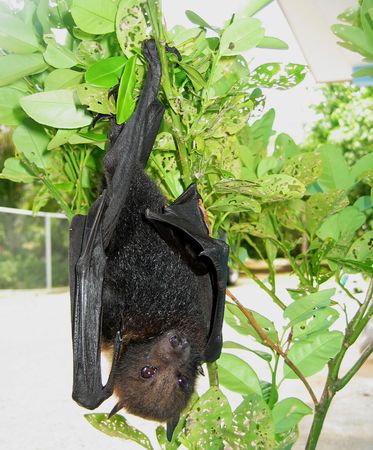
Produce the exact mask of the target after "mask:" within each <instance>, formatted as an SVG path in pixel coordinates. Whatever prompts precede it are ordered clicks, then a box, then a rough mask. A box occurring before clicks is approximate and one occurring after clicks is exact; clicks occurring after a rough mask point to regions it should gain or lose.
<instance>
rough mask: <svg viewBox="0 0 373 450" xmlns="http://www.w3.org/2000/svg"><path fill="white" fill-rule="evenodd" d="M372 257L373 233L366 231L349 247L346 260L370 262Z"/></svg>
mask: <svg viewBox="0 0 373 450" xmlns="http://www.w3.org/2000/svg"><path fill="white" fill-rule="evenodd" d="M372 255H373V231H372V230H370V231H366V232H365V233H364V234H362V235H361V236H360V237H358V238H357V239H356V241H354V242H353V244H352V245H351V247H350V249H349V251H348V253H347V255H346V258H347V259H351V260H355V261H367V260H371V259H372Z"/></svg>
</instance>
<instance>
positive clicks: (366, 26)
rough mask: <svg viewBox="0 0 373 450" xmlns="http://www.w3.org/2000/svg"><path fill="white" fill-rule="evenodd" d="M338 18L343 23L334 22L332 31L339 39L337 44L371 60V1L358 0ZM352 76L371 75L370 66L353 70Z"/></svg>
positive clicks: (372, 70)
mask: <svg viewBox="0 0 373 450" xmlns="http://www.w3.org/2000/svg"><path fill="white" fill-rule="evenodd" d="M338 19H339V20H340V21H341V22H344V23H343V24H335V25H333V26H332V31H333V32H334V34H335V35H336V36H338V37H339V39H341V41H340V42H339V45H341V46H342V47H345V48H347V49H348V50H352V51H353V52H357V53H360V54H361V55H362V56H364V58H365V61H366V62H372V61H373V1H372V0H359V5H358V6H357V7H356V8H348V9H347V10H346V11H344V12H342V13H341V14H340V15H339V16H338ZM353 76H354V77H356V78H359V77H364V76H369V77H373V68H372V67H369V66H368V67H363V68H361V69H359V70H357V71H356V72H354V75H353Z"/></svg>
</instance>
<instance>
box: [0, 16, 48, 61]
mask: <svg viewBox="0 0 373 450" xmlns="http://www.w3.org/2000/svg"><path fill="white" fill-rule="evenodd" d="M0 29H1V32H0V48H2V49H3V50H6V51H8V52H13V53H23V54H26V53H34V52H37V51H38V50H39V43H38V41H37V39H36V36H35V33H34V30H33V27H32V26H31V25H29V24H26V23H25V22H23V21H22V20H20V19H19V18H18V17H16V16H14V15H10V14H3V13H0Z"/></svg>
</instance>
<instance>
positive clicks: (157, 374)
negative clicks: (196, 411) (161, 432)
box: [112, 331, 201, 426]
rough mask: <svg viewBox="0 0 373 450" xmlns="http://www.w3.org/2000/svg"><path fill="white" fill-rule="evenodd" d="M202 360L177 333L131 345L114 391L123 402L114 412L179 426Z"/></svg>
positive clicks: (118, 372) (117, 377) (123, 356)
mask: <svg viewBox="0 0 373 450" xmlns="http://www.w3.org/2000/svg"><path fill="white" fill-rule="evenodd" d="M200 361H201V359H200V358H199V356H198V355H197V354H196V351H195V350H194V349H193V346H192V345H191V343H190V342H189V341H188V339H187V338H186V337H185V336H183V335H182V334H180V333H178V332H175V331H169V332H167V333H164V334H162V335H161V336H159V337H156V338H153V339H149V340H147V341H146V342H142V343H136V342H132V343H129V344H128V345H127V346H126V349H125V351H124V353H123V355H122V357H121V360H120V361H119V364H118V367H117V370H116V373H115V387H114V392H115V394H116V395H117V397H118V399H119V401H118V404H117V405H116V406H115V407H114V409H113V411H112V413H115V412H117V411H118V410H119V409H121V408H125V409H126V410H127V411H128V412H129V413H131V414H135V415H137V416H140V417H144V418H146V419H151V420H157V421H159V422H164V421H168V422H169V423H174V424H175V426H176V424H177V421H178V417H179V415H180V412H181V411H182V410H183V409H184V408H185V406H186V405H187V403H188V400H189V399H190V397H191V395H192V393H193V391H194V385H195V381H196V377H197V373H198V372H200V373H201V367H200ZM175 422H176V423H175Z"/></svg>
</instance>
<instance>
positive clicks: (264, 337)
mask: <svg viewBox="0 0 373 450" xmlns="http://www.w3.org/2000/svg"><path fill="white" fill-rule="evenodd" d="M227 295H228V297H229V298H230V299H231V300H233V301H234V303H235V304H236V305H237V306H238V308H239V309H240V311H241V312H242V313H243V314H244V315H245V317H246V318H247V320H248V321H249V323H250V325H251V326H252V327H253V328H254V330H255V331H256V332H257V333H258V334H259V336H260V337H261V338H262V340H263V343H264V344H265V345H267V346H268V347H270V348H271V349H272V350H274V351H275V352H276V353H277V354H278V355H280V356H282V358H284V360H285V362H286V364H287V365H288V366H289V367H290V368H291V369H292V370H293V371H294V372H295V373H296V374H297V376H298V378H299V379H300V380H301V381H302V383H303V384H304V386H305V388H306V389H307V391H308V393H309V394H310V397H311V398H312V401H313V403H314V405H315V406H316V405H317V404H318V401H317V398H316V395H315V393H314V392H313V390H312V388H311V386H310V385H309V383H308V381H307V380H306V378H305V377H304V376H303V374H302V373H301V371H300V370H299V369H298V367H297V366H296V365H295V364H294V363H293V362H292V361H291V360H290V359H289V358H288V357H287V355H286V354H285V353H284V352H283V351H282V349H281V348H280V347H279V346H278V345H277V344H276V343H275V342H273V341H272V340H271V339H270V338H269V337H268V336H267V335H266V334H265V332H264V331H263V330H262V329H261V328H260V326H259V325H258V323H257V322H256V320H255V319H254V316H253V315H252V313H251V311H249V310H248V309H246V308H245V307H244V306H243V305H242V304H241V303H240V302H239V300H238V299H237V298H236V297H235V296H234V295H233V294H232V292H231V291H230V290H229V289H227Z"/></svg>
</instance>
